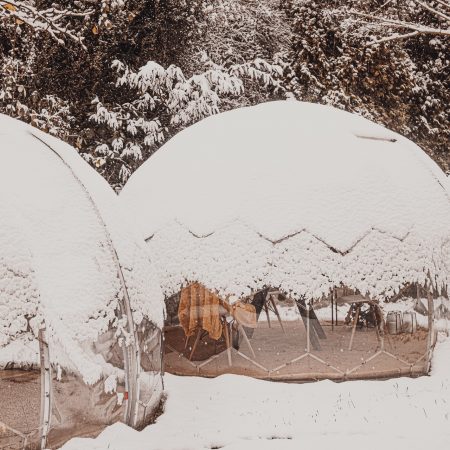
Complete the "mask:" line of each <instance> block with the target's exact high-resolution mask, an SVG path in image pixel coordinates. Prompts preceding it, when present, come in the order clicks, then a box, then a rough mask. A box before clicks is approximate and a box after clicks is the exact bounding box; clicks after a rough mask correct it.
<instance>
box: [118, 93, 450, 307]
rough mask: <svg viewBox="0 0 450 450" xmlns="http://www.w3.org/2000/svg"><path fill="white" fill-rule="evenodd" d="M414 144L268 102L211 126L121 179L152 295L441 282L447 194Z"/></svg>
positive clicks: (205, 123)
mask: <svg viewBox="0 0 450 450" xmlns="http://www.w3.org/2000/svg"><path fill="white" fill-rule="evenodd" d="M446 183H447V179H446V176H445V174H444V173H443V172H442V171H441V169H440V168H439V167H438V166H437V165H436V164H435V163H434V162H433V161H432V160H431V159H430V158H429V157H428V156H427V155H426V154H425V153H424V152H423V151H422V150H421V149H420V148H419V147H418V146H417V145H415V144H414V143H413V142H411V141H409V140H408V139H406V138H404V137H402V136H400V135H398V134H397V133H394V132H392V131H390V130H387V129H386V128H384V127H382V126H379V125H376V124H375V123H372V122H370V121H369V120H367V119H364V118H362V117H360V116H358V115H356V114H350V113H347V112H344V111H341V110H338V109H335V108H332V107H328V106H323V105H317V104H311V103H304V102H297V101H291V100H289V101H279V102H272V103H265V104H261V105H258V106H254V107H248V108H241V109H237V110H234V111H230V112H225V113H223V114H219V115H216V116H213V117H209V118H207V119H204V120H202V121H200V122H199V123H197V124H195V125H193V126H191V127H189V128H188V129H186V130H184V131H182V132H180V133H179V134H177V135H176V136H175V137H174V138H172V139H171V140H170V141H169V142H168V143H167V144H165V145H164V146H163V147H162V148H161V149H160V150H159V151H158V152H156V153H155V154H154V155H153V156H151V157H150V158H149V160H148V161H146V162H145V163H144V164H143V165H142V167H141V168H139V169H138V170H137V171H136V173H135V174H133V175H132V176H131V178H130V179H129V181H128V183H127V184H126V186H125V188H124V189H123V191H122V193H121V195H120V199H121V201H122V203H123V204H125V205H126V206H127V207H128V208H129V209H130V211H131V212H132V213H133V214H134V216H135V218H136V220H137V221H138V223H139V224H140V226H141V228H142V230H143V232H144V234H145V239H146V241H147V244H148V246H149V249H150V250H151V254H152V255H153V256H154V262H155V265H156V266H157V268H158V270H159V272H160V276H161V280H162V284H163V291H164V293H165V294H166V295H170V294H172V293H174V292H177V291H178V290H179V287H180V285H181V284H182V283H184V282H185V281H186V280H187V281H199V282H201V283H203V284H205V285H206V286H208V287H210V288H214V289H217V290H218V291H219V292H221V293H226V294H236V295H239V294H246V293H249V292H250V291H251V290H255V289H258V288H261V287H262V286H264V285H266V286H267V285H269V286H273V287H280V288H282V289H283V290H285V291H287V292H291V293H292V295H294V296H295V295H300V294H305V295H307V296H308V297H312V298H318V297H320V296H321V295H322V294H323V293H328V292H329V289H330V288H332V287H333V286H337V285H340V284H341V283H342V284H344V285H346V286H348V287H350V288H353V289H358V290H359V291H361V292H362V293H368V294H370V295H371V296H372V297H377V298H388V297H389V296H391V295H392V294H393V293H394V292H395V291H398V289H399V288H400V287H401V286H403V285H404V284H405V283H408V282H416V281H417V282H419V283H422V284H424V283H425V281H426V278H427V275H428V273H429V274H430V277H431V280H433V285H434V286H437V287H438V289H440V288H442V286H449V284H450V197H449V192H448V191H447V190H446V188H445V185H446Z"/></svg>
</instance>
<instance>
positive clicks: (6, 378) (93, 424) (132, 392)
mask: <svg viewBox="0 0 450 450" xmlns="http://www.w3.org/2000/svg"><path fill="white" fill-rule="evenodd" d="M0 160H1V167H2V173H1V176H0V392H1V402H0V405H1V406H0V448H4V447H6V448H8V449H11V448H23V447H26V448H28V446H33V448H46V445H47V446H51V447H52V448H54V447H56V446H58V445H60V444H61V443H63V442H64V441H65V440H67V439H69V438H70V437H72V436H76V435H86V434H88V435H92V434H96V433H98V432H99V431H101V429H102V428H103V427H104V426H105V425H108V424H110V423H113V422H115V421H117V420H123V421H124V422H126V423H127V424H129V425H131V426H140V425H142V424H144V423H146V422H148V421H149V420H151V416H152V415H153V414H154V412H155V409H156V408H157V407H158V405H159V402H160V398H161V393H162V378H161V326H162V317H163V297H162V293H161V290H160V287H159V284H158V282H157V281H156V278H155V272H154V269H153V267H152V265H151V263H150V261H149V258H148V254H147V252H146V250H145V248H143V244H141V242H140V241H139V239H136V238H135V236H134V234H133V231H132V227H131V226H130V225H129V223H127V221H126V220H125V216H124V215H123V214H121V213H120V212H119V209H118V200H117V197H116V195H115V194H114V192H113V191H112V189H111V188H110V187H109V186H108V184H107V183H106V181H105V180H104V179H102V177H101V176H100V175H98V174H97V173H95V171H94V170H93V169H92V168H90V167H89V166H88V164H87V163H86V162H84V161H83V160H82V159H81V157H80V156H79V155H78V154H77V152H76V150H75V149H73V148H72V147H70V146H68V145H66V144H64V143H63V142H61V141H59V140H58V139H55V138H53V137H51V136H48V135H46V134H44V133H42V132H40V131H38V130H36V129H34V128H32V127H30V126H27V125H25V124H23V123H22V122H19V121H17V120H14V119H11V118H9V117H6V116H3V115H1V116H0ZM6 369H8V370H6ZM23 369H27V370H23Z"/></svg>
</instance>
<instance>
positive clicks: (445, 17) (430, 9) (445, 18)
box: [413, 0, 450, 22]
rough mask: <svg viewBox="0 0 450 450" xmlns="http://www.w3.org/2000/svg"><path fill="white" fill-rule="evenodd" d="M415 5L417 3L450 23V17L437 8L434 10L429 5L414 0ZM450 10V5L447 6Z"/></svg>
mask: <svg viewBox="0 0 450 450" xmlns="http://www.w3.org/2000/svg"><path fill="white" fill-rule="evenodd" d="M413 1H414V3H417V4H418V5H420V6H421V7H422V8H424V9H426V10H427V11H429V12H431V13H432V14H434V15H436V16H438V17H440V18H441V19H444V20H446V21H447V22H450V16H447V14H444V13H443V12H441V11H438V10H437V9H435V8H432V7H431V6H429V5H427V4H426V3H424V2H422V1H420V0H413ZM446 6H447V8H448V5H446Z"/></svg>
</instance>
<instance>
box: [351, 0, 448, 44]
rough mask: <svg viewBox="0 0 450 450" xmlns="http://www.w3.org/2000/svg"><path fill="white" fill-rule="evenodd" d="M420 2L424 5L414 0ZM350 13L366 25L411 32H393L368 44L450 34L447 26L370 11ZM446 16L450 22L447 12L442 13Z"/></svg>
mask: <svg viewBox="0 0 450 450" xmlns="http://www.w3.org/2000/svg"><path fill="white" fill-rule="evenodd" d="M414 1H416V2H417V3H418V4H420V5H422V2H420V1H419V0H414ZM350 15H352V16H354V17H357V18H359V19H363V22H362V23H363V24H364V25H365V26H369V27H375V26H376V27H383V28H386V29H392V28H397V29H404V30H409V32H405V33H393V34H390V35H389V36H385V37H383V38H380V39H377V40H375V41H371V42H370V43H369V44H368V45H374V44H379V43H383V42H389V41H394V40H400V39H407V38H410V37H414V36H418V35H420V34H424V35H425V34H430V35H436V36H450V27H447V28H437V27H431V26H427V25H423V24H420V23H413V22H407V21H403V20H398V19H391V18H389V17H384V16H378V15H376V14H369V13H363V12H360V11H354V10H352V11H350ZM442 16H444V18H445V20H446V21H448V22H449V24H450V18H447V16H446V15H445V14H441V15H440V16H439V17H441V18H442ZM356 23H361V20H359V21H356Z"/></svg>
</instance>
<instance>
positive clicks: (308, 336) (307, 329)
mask: <svg viewBox="0 0 450 450" xmlns="http://www.w3.org/2000/svg"><path fill="white" fill-rule="evenodd" d="M310 332H311V325H310V322H309V306H307V307H306V352H307V353H310V351H311V342H310Z"/></svg>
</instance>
